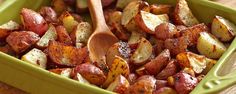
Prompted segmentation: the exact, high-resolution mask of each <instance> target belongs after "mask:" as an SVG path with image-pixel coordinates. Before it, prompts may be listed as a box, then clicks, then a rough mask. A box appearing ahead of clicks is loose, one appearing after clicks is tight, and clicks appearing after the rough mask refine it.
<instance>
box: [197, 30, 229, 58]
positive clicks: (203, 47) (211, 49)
mask: <svg viewBox="0 0 236 94" xmlns="http://www.w3.org/2000/svg"><path fill="white" fill-rule="evenodd" d="M197 49H198V51H199V52H200V53H201V54H203V55H205V56H207V57H209V58H214V59H217V58H220V57H221V55H222V54H223V53H224V52H225V51H226V47H225V46H224V44H223V43H221V42H220V41H219V40H218V39H217V38H216V37H215V36H213V35H211V34H209V33H207V32H201V33H200V37H199V38H198V41H197Z"/></svg>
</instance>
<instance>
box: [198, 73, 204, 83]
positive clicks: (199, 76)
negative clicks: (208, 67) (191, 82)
mask: <svg viewBox="0 0 236 94" xmlns="http://www.w3.org/2000/svg"><path fill="white" fill-rule="evenodd" d="M204 77H205V75H203V74H200V75H198V76H197V80H198V82H200V81H201V80H202V79H203V78H204Z"/></svg>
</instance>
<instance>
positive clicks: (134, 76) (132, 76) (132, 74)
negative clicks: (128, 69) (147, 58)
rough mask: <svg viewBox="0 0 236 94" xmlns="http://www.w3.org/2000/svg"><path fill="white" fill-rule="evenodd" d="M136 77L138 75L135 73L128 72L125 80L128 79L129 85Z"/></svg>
mask: <svg viewBox="0 0 236 94" xmlns="http://www.w3.org/2000/svg"><path fill="white" fill-rule="evenodd" d="M137 79H138V75H137V74H135V73H130V74H129V76H128V78H127V80H128V81H129V83H130V84H131V85H132V84H134V83H135V81H136V80H137Z"/></svg>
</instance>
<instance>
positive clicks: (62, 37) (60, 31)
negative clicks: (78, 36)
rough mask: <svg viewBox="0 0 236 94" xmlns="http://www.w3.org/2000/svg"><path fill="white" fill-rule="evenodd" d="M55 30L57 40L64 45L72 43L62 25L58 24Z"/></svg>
mask: <svg viewBox="0 0 236 94" xmlns="http://www.w3.org/2000/svg"><path fill="white" fill-rule="evenodd" d="M56 32H57V40H58V41H59V42H61V43H64V44H66V45H72V40H71V38H70V36H69V34H68V33H67V31H66V29H65V27H64V26H62V25H60V26H57V27H56Z"/></svg>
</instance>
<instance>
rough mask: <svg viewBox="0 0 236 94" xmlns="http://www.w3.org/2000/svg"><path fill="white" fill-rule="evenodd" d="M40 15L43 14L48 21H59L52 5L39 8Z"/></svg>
mask: <svg viewBox="0 0 236 94" xmlns="http://www.w3.org/2000/svg"><path fill="white" fill-rule="evenodd" d="M39 13H40V15H42V16H43V18H44V19H45V21H46V22H48V23H57V22H58V20H57V13H56V12H55V11H54V10H53V9H52V8H51V7H42V8H41V9H40V10H39Z"/></svg>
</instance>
